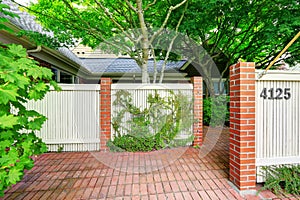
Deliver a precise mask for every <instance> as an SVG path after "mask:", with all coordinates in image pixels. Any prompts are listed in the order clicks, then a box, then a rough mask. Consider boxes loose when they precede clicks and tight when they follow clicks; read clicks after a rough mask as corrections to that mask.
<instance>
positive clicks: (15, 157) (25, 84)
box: [0, 1, 58, 196]
mask: <svg viewBox="0 0 300 200" xmlns="http://www.w3.org/2000/svg"><path fill="white" fill-rule="evenodd" d="M8 8H9V7H8V6H7V5H5V4H1V1H0V12H1V13H2V14H4V15H8V16H11V17H17V16H16V15H15V14H13V13H11V12H9V11H8V10H7V9H8ZM7 21H8V20H7V19H6V18H4V17H0V30H3V29H4V30H6V31H9V32H11V33H12V34H14V33H13V31H12V30H11V29H10V28H8V27H7V26H6V25H5V24H3V23H2V22H7ZM37 64H38V63H37V62H36V61H34V60H32V59H29V58H27V52H26V49H24V48H23V47H22V46H21V45H15V44H9V45H5V44H1V43H0V196H3V195H4V191H5V190H6V189H7V188H8V187H10V186H11V185H13V184H16V183H17V182H18V181H20V180H21V179H22V177H23V175H24V170H25V169H27V170H29V169H31V168H32V167H33V165H34V161H33V159H32V156H34V155H38V154H41V153H43V152H46V151H47V148H46V145H45V143H43V142H42V140H41V139H40V138H38V137H37V136H36V135H35V133H34V132H35V131H37V130H40V129H41V127H42V124H43V123H44V121H45V120H46V117H45V116H43V115H41V114H39V113H38V112H36V111H34V110H27V109H26V108H25V107H24V105H23V104H24V103H26V102H27V101H28V100H39V99H42V98H43V97H44V96H45V94H46V93H47V92H48V91H49V88H50V85H52V86H54V87H55V88H56V89H58V88H57V85H56V83H55V82H53V81H51V79H52V75H53V74H52V72H51V70H50V69H47V68H43V67H40V66H38V65H37ZM45 82H49V83H50V85H49V84H46V83H45Z"/></svg>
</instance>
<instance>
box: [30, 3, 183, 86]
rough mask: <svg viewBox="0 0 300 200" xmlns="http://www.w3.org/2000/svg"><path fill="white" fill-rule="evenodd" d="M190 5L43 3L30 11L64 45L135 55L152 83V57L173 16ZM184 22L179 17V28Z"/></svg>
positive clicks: (145, 80)
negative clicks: (76, 44) (149, 66)
mask: <svg viewBox="0 0 300 200" xmlns="http://www.w3.org/2000/svg"><path fill="white" fill-rule="evenodd" d="M186 5H187V0H170V1H150V0H135V1H133V0H126V1H122V0H105V1H97V0H81V1H73V0H64V1H59V0H55V1H53V0H40V1H38V2H37V3H36V4H31V6H30V7H29V8H28V10H29V11H30V12H32V13H33V14H34V15H35V16H37V19H38V20H39V21H40V22H41V23H42V24H43V25H44V27H46V28H48V29H49V30H51V31H53V33H54V34H55V37H56V38H59V40H60V42H61V43H66V42H72V40H73V39H75V38H76V39H78V40H79V41H81V43H82V44H84V45H88V46H90V47H93V48H95V47H98V46H99V44H100V43H103V44H106V45H103V46H102V50H106V51H109V52H112V53H115V54H117V55H119V54H127V55H129V56H131V58H133V59H134V60H135V61H136V62H137V64H138V65H139V66H140V67H141V69H142V81H143V82H144V83H145V82H150V77H149V72H148V65H147V63H148V59H149V58H150V57H149V56H150V54H151V57H152V58H154V59H155V58H156V56H155V54H154V49H155V41H156V39H157V37H158V36H159V35H160V34H161V32H162V31H163V30H164V29H165V28H167V27H168V26H169V21H170V19H171V17H172V16H174V15H179V16H183V14H184V10H185V8H186V7H184V6H186ZM175 11H176V13H175ZM157 19H160V20H157ZM161 21H162V23H158V22H161ZM181 21H182V20H180V17H179V20H178V21H177V24H178V26H179V25H180V23H181ZM173 24H175V22H174V20H173ZM111 38H113V39H111ZM166 55H168V54H166ZM165 57H166V58H168V56H165ZM156 75H157V73H156V72H155V73H154V75H153V76H155V77H156ZM161 76H163V74H161ZM153 79H156V78H153Z"/></svg>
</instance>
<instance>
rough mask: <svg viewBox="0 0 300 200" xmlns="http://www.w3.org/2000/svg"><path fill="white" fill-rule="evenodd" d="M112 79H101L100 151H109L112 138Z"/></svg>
mask: <svg viewBox="0 0 300 200" xmlns="http://www.w3.org/2000/svg"><path fill="white" fill-rule="evenodd" d="M111 83H112V80H111V78H101V81H100V85H101V89H100V150H101V151H107V150H108V147H107V146H106V143H107V141H108V140H109V139H110V137H111Z"/></svg>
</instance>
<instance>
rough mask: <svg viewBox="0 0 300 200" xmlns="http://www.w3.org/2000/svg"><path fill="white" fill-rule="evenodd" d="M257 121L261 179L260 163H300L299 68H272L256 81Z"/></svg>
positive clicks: (266, 164) (258, 162)
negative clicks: (279, 69)
mask: <svg viewBox="0 0 300 200" xmlns="http://www.w3.org/2000/svg"><path fill="white" fill-rule="evenodd" d="M257 73H259V71H257ZM255 121H256V135H255V137H256V166H257V172H258V179H257V181H258V182H262V181H263V179H262V177H261V176H259V174H260V173H261V171H260V167H261V166H269V165H280V164H299V163H300V72H286V71H273V70H270V71H268V73H267V74H266V75H264V76H263V77H262V78H261V79H258V80H257V81H256V120H255Z"/></svg>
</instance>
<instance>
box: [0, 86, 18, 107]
mask: <svg viewBox="0 0 300 200" xmlns="http://www.w3.org/2000/svg"><path fill="white" fill-rule="evenodd" d="M17 91H18V88H17V87H16V86H9V85H8V86H5V85H3V86H0V97H1V98H0V104H7V103H8V102H9V101H16V97H17V96H19V95H18V92H17Z"/></svg>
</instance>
